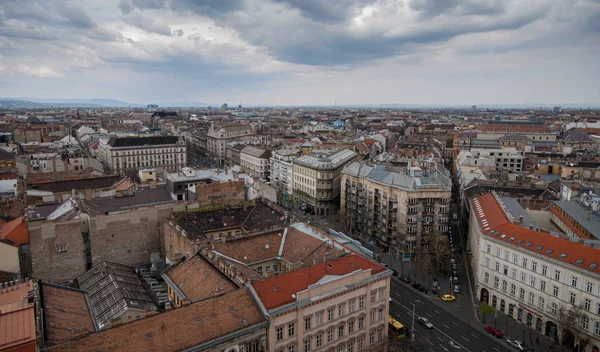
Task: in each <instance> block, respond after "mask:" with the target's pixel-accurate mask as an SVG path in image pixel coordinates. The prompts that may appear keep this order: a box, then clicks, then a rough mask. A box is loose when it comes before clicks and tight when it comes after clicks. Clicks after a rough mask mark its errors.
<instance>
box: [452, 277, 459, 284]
mask: <svg viewBox="0 0 600 352" xmlns="http://www.w3.org/2000/svg"><path fill="white" fill-rule="evenodd" d="M452 283H453V284H455V285H458V277H456V276H454V277H453V278H452Z"/></svg>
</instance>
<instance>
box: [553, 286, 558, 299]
mask: <svg viewBox="0 0 600 352" xmlns="http://www.w3.org/2000/svg"><path fill="white" fill-rule="evenodd" d="M552 295H553V296H554V297H558V286H552Z"/></svg>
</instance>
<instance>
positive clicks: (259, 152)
mask: <svg viewBox="0 0 600 352" xmlns="http://www.w3.org/2000/svg"><path fill="white" fill-rule="evenodd" d="M240 153H243V154H248V155H251V156H253V157H256V158H263V159H268V158H270V157H271V152H269V151H268V150H266V149H260V148H256V147H253V146H251V145H249V146H247V147H245V148H244V149H242V151H241V152H240Z"/></svg>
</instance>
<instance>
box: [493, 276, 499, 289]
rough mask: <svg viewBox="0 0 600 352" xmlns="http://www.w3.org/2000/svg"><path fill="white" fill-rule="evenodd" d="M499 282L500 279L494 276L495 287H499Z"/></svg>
mask: <svg viewBox="0 0 600 352" xmlns="http://www.w3.org/2000/svg"><path fill="white" fill-rule="evenodd" d="M499 283H500V280H499V279H498V277H496V276H494V287H498V284H499Z"/></svg>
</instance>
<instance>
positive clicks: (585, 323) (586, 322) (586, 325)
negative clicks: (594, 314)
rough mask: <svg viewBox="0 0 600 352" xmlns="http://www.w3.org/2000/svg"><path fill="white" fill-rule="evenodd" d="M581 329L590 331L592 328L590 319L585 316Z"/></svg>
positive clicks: (582, 319)
mask: <svg viewBox="0 0 600 352" xmlns="http://www.w3.org/2000/svg"><path fill="white" fill-rule="evenodd" d="M581 327H582V328H583V330H588V329H589V328H590V318H588V317H587V316H585V315H584V316H583V317H582V318H581Z"/></svg>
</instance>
